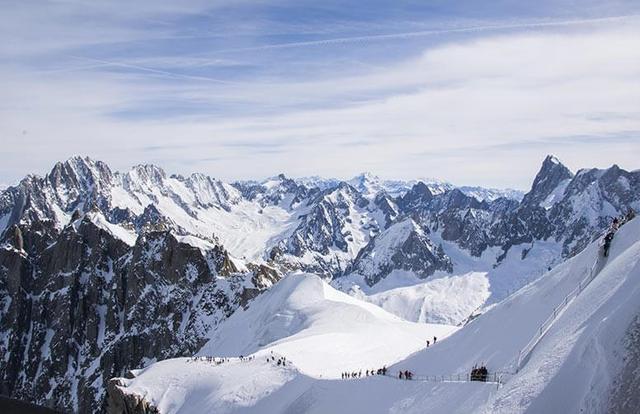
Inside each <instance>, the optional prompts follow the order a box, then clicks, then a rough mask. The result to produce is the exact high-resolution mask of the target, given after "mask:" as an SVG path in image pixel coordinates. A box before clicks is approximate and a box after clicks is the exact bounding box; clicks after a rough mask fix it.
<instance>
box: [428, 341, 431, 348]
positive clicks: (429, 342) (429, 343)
mask: <svg viewBox="0 0 640 414" xmlns="http://www.w3.org/2000/svg"><path fill="white" fill-rule="evenodd" d="M429 345H431V341H429V340H428V339H427V348H429Z"/></svg>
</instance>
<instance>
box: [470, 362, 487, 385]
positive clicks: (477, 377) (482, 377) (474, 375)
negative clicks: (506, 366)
mask: <svg viewBox="0 0 640 414" xmlns="http://www.w3.org/2000/svg"><path fill="white" fill-rule="evenodd" d="M488 375H489V371H488V370H487V367H486V366H484V365H481V366H479V367H478V366H476V365H474V366H473V368H472V369H471V376H470V377H469V379H470V380H471V381H482V382H487V376H488Z"/></svg>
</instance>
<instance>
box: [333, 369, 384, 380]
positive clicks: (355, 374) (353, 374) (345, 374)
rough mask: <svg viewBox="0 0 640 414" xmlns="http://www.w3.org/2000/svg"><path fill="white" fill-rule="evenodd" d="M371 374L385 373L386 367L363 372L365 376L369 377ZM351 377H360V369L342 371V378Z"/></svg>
mask: <svg viewBox="0 0 640 414" xmlns="http://www.w3.org/2000/svg"><path fill="white" fill-rule="evenodd" d="M372 375H387V367H386V366H384V367H382V368H378V369H377V370H376V369H371V370H369V369H368V370H366V371H365V372H364V376H365V377H369V376H372ZM351 378H362V370H360V371H353V372H343V373H342V379H351Z"/></svg>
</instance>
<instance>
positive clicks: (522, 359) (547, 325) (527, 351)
mask: <svg viewBox="0 0 640 414" xmlns="http://www.w3.org/2000/svg"><path fill="white" fill-rule="evenodd" d="M599 263H600V252H599V251H598V257H597V258H596V261H595V263H594V264H593V266H591V270H590V271H589V274H588V275H587V277H585V278H584V279H582V280H581V281H580V282H579V283H578V286H576V287H575V288H574V289H573V290H572V291H571V292H569V294H567V296H565V297H564V299H563V301H562V302H561V303H560V304H559V305H558V306H556V307H555V308H553V312H552V313H551V314H550V315H549V317H548V318H547V319H546V320H545V321H544V322H542V324H541V325H540V327H539V328H538V330H537V331H536V333H535V334H534V335H533V337H532V338H531V340H530V341H529V342H528V343H527V345H525V346H524V347H523V348H522V349H521V350H520V352H519V353H518V359H517V360H516V364H515V373H518V372H519V371H520V370H521V369H522V367H523V366H524V365H525V364H526V363H527V361H528V360H529V356H530V355H531V352H532V351H533V349H534V348H535V347H536V345H537V344H538V342H540V340H541V339H542V338H543V337H544V336H545V334H546V333H547V332H548V331H549V329H551V326H553V323H554V322H555V320H556V319H558V317H559V316H560V315H561V314H562V313H563V312H564V311H565V310H566V308H567V306H568V305H569V304H570V303H571V302H573V300H574V299H575V298H576V297H577V296H578V295H579V294H580V293H582V291H583V290H584V289H585V288H586V287H587V286H588V285H589V284H590V283H591V282H592V281H593V279H595V278H596V276H597V275H598V274H599V273H600V271H601V270H602V267H604V265H603V266H601V267H600V268H599V269H598V264H599Z"/></svg>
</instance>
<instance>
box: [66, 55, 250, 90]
mask: <svg viewBox="0 0 640 414" xmlns="http://www.w3.org/2000/svg"><path fill="white" fill-rule="evenodd" d="M68 56H69V57H71V58H74V59H79V60H84V61H87V62H94V63H100V64H102V65H105V66H117V67H121V68H127V69H135V70H139V71H143V72H150V73H155V74H158V75H164V76H169V77H172V78H183V79H190V80H198V81H207V82H214V83H221V84H229V85H231V84H237V82H230V81H226V80H222V79H216V78H208V77H206V76H195V75H186V74H184V73H178V72H170V71H166V70H161V69H154V68H150V67H147V66H140V65H133V64H130V63H125V62H115V61H111V60H102V59H95V58H89V57H85V56H76V55H68Z"/></svg>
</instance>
